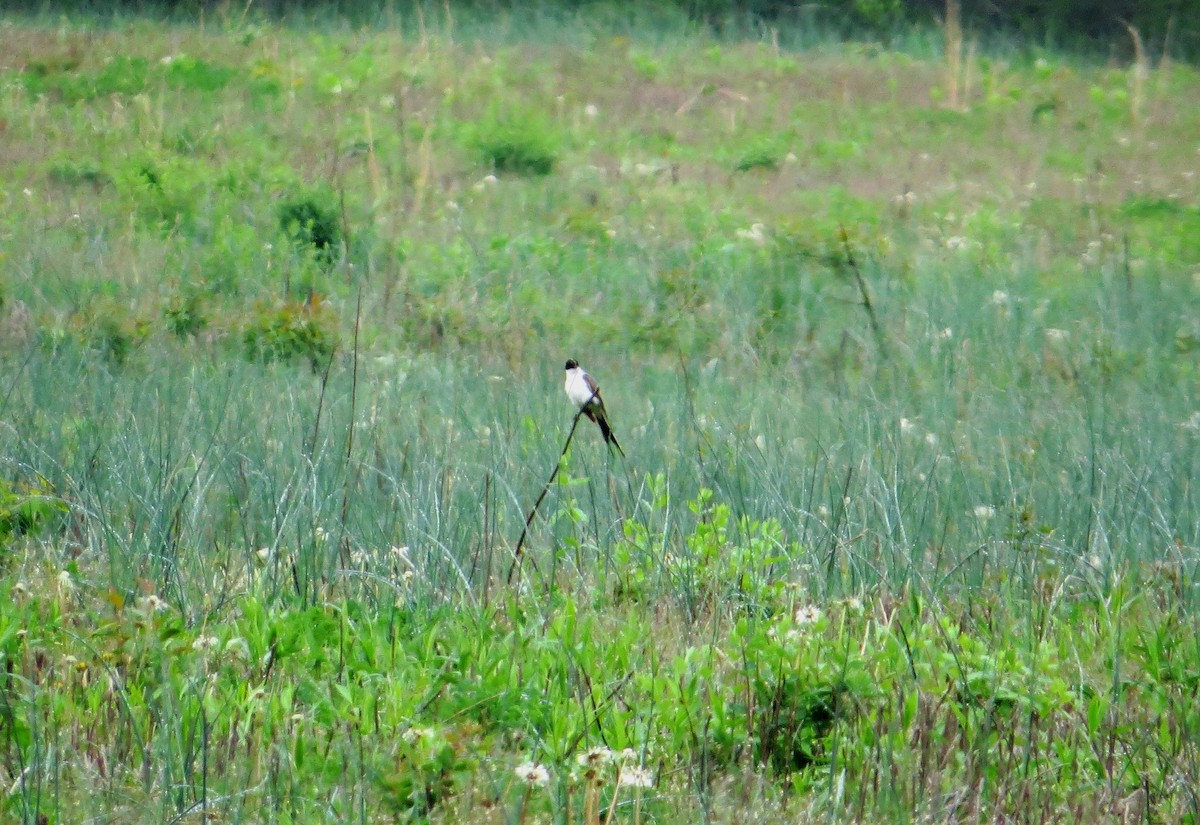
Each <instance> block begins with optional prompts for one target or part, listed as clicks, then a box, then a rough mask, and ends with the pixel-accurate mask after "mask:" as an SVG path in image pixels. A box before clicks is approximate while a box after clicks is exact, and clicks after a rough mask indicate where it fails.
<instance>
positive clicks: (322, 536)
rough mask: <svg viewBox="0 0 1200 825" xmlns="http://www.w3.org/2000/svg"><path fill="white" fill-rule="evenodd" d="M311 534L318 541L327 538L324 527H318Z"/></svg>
mask: <svg viewBox="0 0 1200 825" xmlns="http://www.w3.org/2000/svg"><path fill="white" fill-rule="evenodd" d="M313 535H315V536H316V538H317V542H318V543H322V542H324V541H325V539H327V538H329V532H328V531H327V530H326V529H325V528H324V527H318V528H317V529H316V530H314V531H313Z"/></svg>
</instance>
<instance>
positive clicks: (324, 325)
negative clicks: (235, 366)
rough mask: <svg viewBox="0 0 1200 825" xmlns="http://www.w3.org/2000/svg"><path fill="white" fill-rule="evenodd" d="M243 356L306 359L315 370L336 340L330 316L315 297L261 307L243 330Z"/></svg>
mask: <svg viewBox="0 0 1200 825" xmlns="http://www.w3.org/2000/svg"><path fill="white" fill-rule="evenodd" d="M242 343H243V345H244V346H245V352H246V357H247V358H249V359H250V360H251V361H261V362H264V363H271V362H276V361H284V362H287V361H295V360H297V359H307V360H308V362H309V365H310V366H311V367H312V369H313V371H314V372H318V371H320V370H321V369H323V368H324V366H325V364H326V363H328V361H329V358H330V357H331V356H332V355H333V351H334V349H335V347H336V344H337V334H336V332H335V331H334V328H333V318H332V316H331V315H330V314H328V313H326V312H325V311H324V310H323V309H322V307H321V305H320V303H319V302H318V301H304V302H300V301H289V302H288V303H285V304H283V305H281V306H278V307H275V308H272V309H267V310H264V311H262V312H260V313H258V314H257V315H255V316H254V317H253V318H251V319H250V322H249V323H248V324H247V325H246V330H245V332H244V333H243V334H242Z"/></svg>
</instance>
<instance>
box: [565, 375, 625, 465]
mask: <svg viewBox="0 0 1200 825" xmlns="http://www.w3.org/2000/svg"><path fill="white" fill-rule="evenodd" d="M566 369H567V377H566V381H565V382H564V383H563V387H564V389H566V391H567V397H568V398H570V399H571V403H572V404H574V405H575V406H576V407H578V408H579V409H580V410H582V411H583V414H584V415H586V416H587V417H588V418H590V419H591V420H592V421H595V422H596V425H597V426H598V427H600V434H601V435H603V436H604V441H605V442H606V443H608V444H611V445H612V446H614V447H616V448H617V452H618V453H620V454H621V458H624V457H625V451H624V450H622V449H621V445H620V444H618V443H617V437H616V436H615V435H613V432H612V427H610V426H608V413H607V412H606V411H605V409H604V399H602V398H601V397H600V387H599V386H598V385H597V384H596V380H595V379H594V378H592V376H590V375H588V374H587V373H586V372H584V371H583V367H581V366H579V362H578V361H576V360H575V359H574V358H572V359H570V360H569V361H567V367H566Z"/></svg>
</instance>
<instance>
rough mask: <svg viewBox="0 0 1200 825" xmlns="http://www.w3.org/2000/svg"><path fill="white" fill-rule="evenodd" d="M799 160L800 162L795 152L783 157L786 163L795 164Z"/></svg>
mask: <svg viewBox="0 0 1200 825" xmlns="http://www.w3.org/2000/svg"><path fill="white" fill-rule="evenodd" d="M798 160H800V158H798V157H796V153H795V152H788V153H787V154H786V155H784V156H783V162H784V163H795V162H796V161H798Z"/></svg>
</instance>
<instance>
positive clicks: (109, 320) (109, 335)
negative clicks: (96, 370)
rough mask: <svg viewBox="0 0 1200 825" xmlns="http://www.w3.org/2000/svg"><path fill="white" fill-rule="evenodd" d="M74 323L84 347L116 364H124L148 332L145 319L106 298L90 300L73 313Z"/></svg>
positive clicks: (118, 365)
mask: <svg viewBox="0 0 1200 825" xmlns="http://www.w3.org/2000/svg"><path fill="white" fill-rule="evenodd" d="M73 326H74V329H75V332H76V334H77V335H78V336H79V340H80V341H81V342H82V343H83V344H84V345H85V346H86V347H88V348H89V349H91V350H93V351H94V352H97V353H99V354H100V355H101V356H102V357H103V358H104V360H105V361H107V362H108V363H109V364H111V365H113V366H116V367H122V366H124V365H125V364H126V363H127V362H128V361H129V357H130V356H131V355H132V354H133V353H134V352H135V351H136V350H137V349H138V347H140V346H141V345H142V344H143V343H144V342H145V340H146V338H147V337H148V336H149V333H150V328H149V325H148V324H146V323H145V321H143V320H141V319H140V318H138V317H136V316H135V315H133V314H132V313H131V312H130V311H129V309H127V308H126V307H125V306H123V305H121V304H120V303H118V302H117V301H116V300H114V299H112V298H109V297H103V298H99V299H96V300H93V301H92V303H91V304H89V305H88V306H87V308H86V309H84V310H83V311H81V312H79V313H77V314H76V315H75V316H74V318H73Z"/></svg>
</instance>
